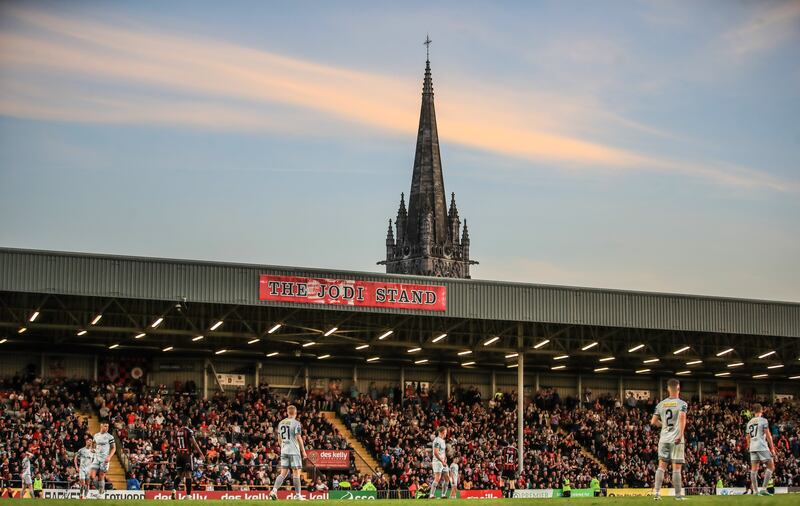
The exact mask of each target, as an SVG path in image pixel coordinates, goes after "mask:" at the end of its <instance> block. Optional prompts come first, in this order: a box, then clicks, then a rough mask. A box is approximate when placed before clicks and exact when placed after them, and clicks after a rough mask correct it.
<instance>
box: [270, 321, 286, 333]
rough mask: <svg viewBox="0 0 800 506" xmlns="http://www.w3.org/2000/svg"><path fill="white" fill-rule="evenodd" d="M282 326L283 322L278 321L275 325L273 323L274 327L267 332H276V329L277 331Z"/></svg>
mask: <svg viewBox="0 0 800 506" xmlns="http://www.w3.org/2000/svg"><path fill="white" fill-rule="evenodd" d="M282 326H283V325H282V324H280V323H276V324H275V325H273V326H272V328H271V329H269V330H268V331H267V334H274V333H275V332H276V331H277V330H278V329H279V328H281V327H282Z"/></svg>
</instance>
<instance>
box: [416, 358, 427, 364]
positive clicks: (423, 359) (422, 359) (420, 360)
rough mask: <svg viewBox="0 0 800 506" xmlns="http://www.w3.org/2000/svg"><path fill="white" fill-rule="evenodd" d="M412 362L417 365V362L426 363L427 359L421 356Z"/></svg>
mask: <svg viewBox="0 0 800 506" xmlns="http://www.w3.org/2000/svg"><path fill="white" fill-rule="evenodd" d="M414 363H415V364H417V365H419V364H427V363H428V359H427V358H421V359H419V360H415V361H414Z"/></svg>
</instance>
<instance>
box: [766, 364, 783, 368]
mask: <svg viewBox="0 0 800 506" xmlns="http://www.w3.org/2000/svg"><path fill="white" fill-rule="evenodd" d="M781 367H783V364H775V365H771V366H769V367H767V369H780V368H781Z"/></svg>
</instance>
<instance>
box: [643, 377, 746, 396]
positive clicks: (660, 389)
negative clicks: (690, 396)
mask: <svg viewBox="0 0 800 506" xmlns="http://www.w3.org/2000/svg"><path fill="white" fill-rule="evenodd" d="M736 396H737V397H738V396H739V394H738V393H737V394H736ZM664 397H666V396H665V395H664V378H662V377H661V376H659V377H658V393H657V394H656V400H658V399H661V398H664Z"/></svg>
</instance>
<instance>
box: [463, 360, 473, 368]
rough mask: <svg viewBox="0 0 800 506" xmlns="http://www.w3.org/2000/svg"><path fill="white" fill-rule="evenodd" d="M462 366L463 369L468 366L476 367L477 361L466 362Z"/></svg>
mask: <svg viewBox="0 0 800 506" xmlns="http://www.w3.org/2000/svg"><path fill="white" fill-rule="evenodd" d="M461 365H462V366H463V367H467V366H468V365H475V361H474V360H473V361H472V362H464V363H463V364H461Z"/></svg>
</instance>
